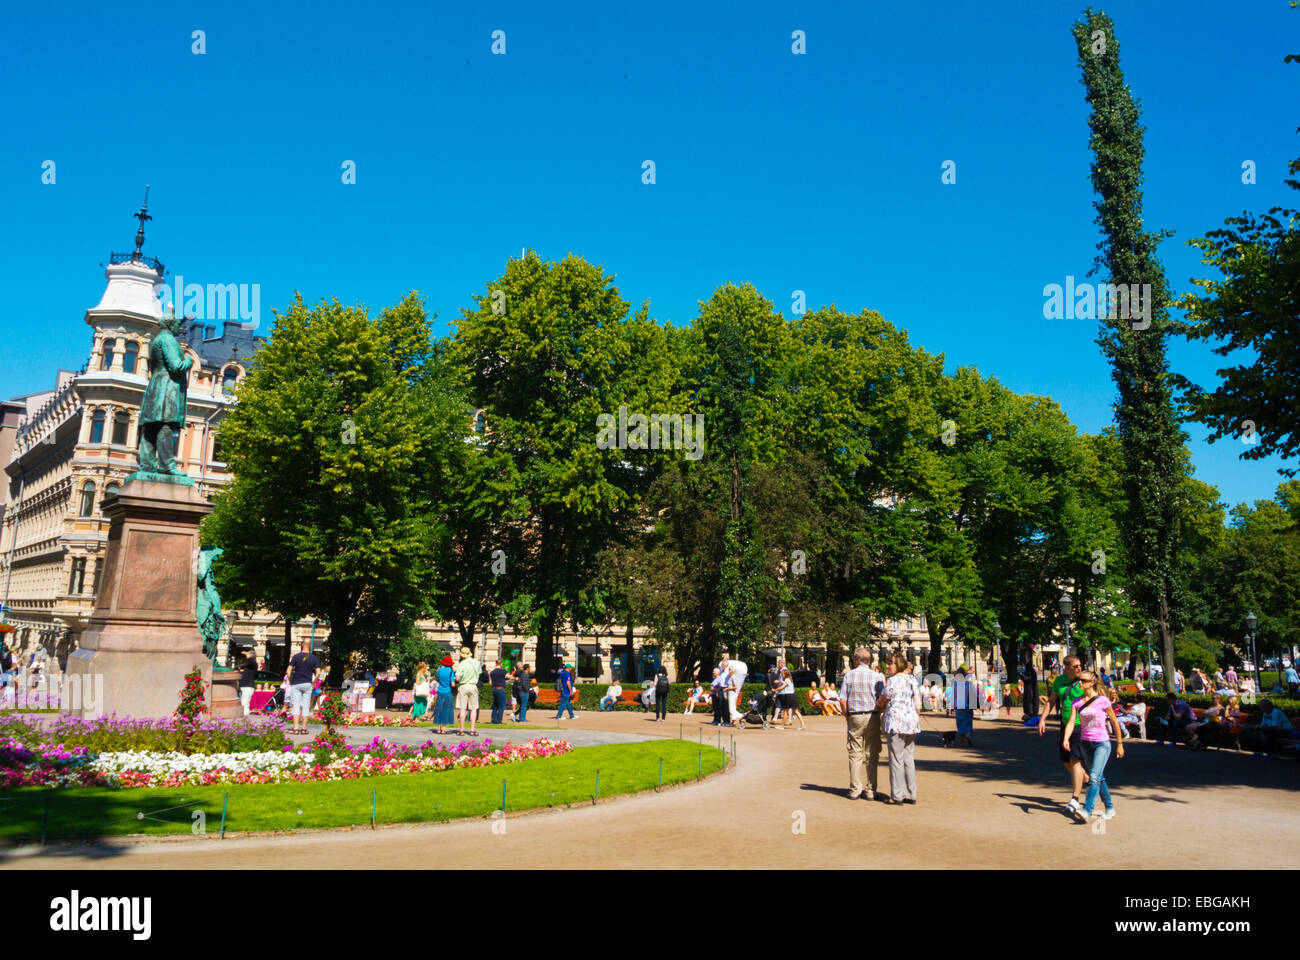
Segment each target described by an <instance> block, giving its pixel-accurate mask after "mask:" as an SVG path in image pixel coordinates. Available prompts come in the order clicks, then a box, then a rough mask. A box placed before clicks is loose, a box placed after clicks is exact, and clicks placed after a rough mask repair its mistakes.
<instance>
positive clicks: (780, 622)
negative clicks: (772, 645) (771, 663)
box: [776, 607, 790, 665]
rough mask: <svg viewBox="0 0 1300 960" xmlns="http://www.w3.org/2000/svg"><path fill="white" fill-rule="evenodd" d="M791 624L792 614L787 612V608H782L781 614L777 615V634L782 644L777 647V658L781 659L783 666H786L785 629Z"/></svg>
mask: <svg viewBox="0 0 1300 960" xmlns="http://www.w3.org/2000/svg"><path fill="white" fill-rule="evenodd" d="M789 622H790V614H788V613H786V612H785V607H782V608H781V612H780V613H778V614H777V615H776V625H777V633H778V635H779V637H780V642H779V643H778V645H777V649H778V651H779V653H778V654H777V656H778V658H779V659H780V661H781V663H782V665H784V664H785V628H786V625H787V624H789Z"/></svg>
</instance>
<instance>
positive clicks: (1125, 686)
mask: <svg viewBox="0 0 1300 960" xmlns="http://www.w3.org/2000/svg"><path fill="white" fill-rule="evenodd" d="M1115 692H1116V693H1118V694H1120V695H1121V696H1125V697H1136V696H1138V695H1140V694H1141V693H1142V691H1141V690H1139V689H1138V685H1137V681H1136V680H1116V681H1115Z"/></svg>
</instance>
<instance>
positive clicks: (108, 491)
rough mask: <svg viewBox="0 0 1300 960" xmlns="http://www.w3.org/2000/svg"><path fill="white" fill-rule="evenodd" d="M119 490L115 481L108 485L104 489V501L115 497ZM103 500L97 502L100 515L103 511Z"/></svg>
mask: <svg viewBox="0 0 1300 960" xmlns="http://www.w3.org/2000/svg"><path fill="white" fill-rule="evenodd" d="M119 489H121V488H120V487H118V485H117V483H116V481H114V482H113V483H110V484H109V485H108V486H106V487H105V488H104V500H107V499H108V498H109V497H116V496H117V491H118V490H119ZM104 500H101V501H99V510H100V512H101V513H103V511H104Z"/></svg>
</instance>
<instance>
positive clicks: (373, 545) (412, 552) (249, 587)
mask: <svg viewBox="0 0 1300 960" xmlns="http://www.w3.org/2000/svg"><path fill="white" fill-rule="evenodd" d="M428 344H429V325H428V318H427V317H426V315H425V312H424V308H423V305H422V303H421V302H420V300H419V298H418V297H416V296H415V295H414V294H411V295H409V296H408V297H406V298H405V299H404V300H403V301H402V302H401V303H399V304H398V305H396V306H395V307H393V308H391V309H389V310H385V311H383V312H382V313H381V314H380V316H379V317H378V318H372V317H370V316H369V315H368V314H367V312H366V311H365V309H363V308H361V307H344V306H342V305H341V304H339V303H338V301H337V300H335V301H330V302H321V303H320V304H318V305H316V306H315V307H308V306H307V305H306V304H305V303H304V302H303V301H302V298H301V297H299V298H297V299H296V300H295V301H294V302H293V303H292V304H291V305H290V307H289V309H288V311H287V312H285V313H284V314H279V313H277V314H276V317H275V325H274V328H273V330H272V334H271V338H270V340H269V342H268V343H267V345H266V346H265V347H264V348H263V349H262V350H261V351H259V353H258V354H257V356H256V358H255V359H254V361H253V364H252V369H251V370H250V371H249V375H248V377H247V379H246V380H245V382H244V384H243V385H242V386H241V388H240V390H239V394H238V401H239V402H238V403H237V404H236V405H235V406H234V408H233V409H232V410H231V411H230V413H229V414H228V415H227V417H226V419H225V420H224V421H223V423H222V428H221V436H222V443H223V449H224V450H225V452H226V458H227V462H228V463H229V465H230V471H231V474H232V476H233V479H232V480H231V482H230V484H229V485H228V486H227V487H226V489H225V490H223V491H221V493H220V494H218V495H217V496H216V497H215V498H214V501H215V505H214V510H213V513H212V515H211V516H210V517H208V518H207V520H205V522H204V525H203V537H204V540H205V542H209V543H214V544H216V545H218V546H221V547H223V548H224V549H225V556H224V557H223V558H222V563H221V564H220V565H218V567H217V578H218V581H219V583H220V587H221V592H222V595H223V596H225V597H226V598H227V602H228V603H230V604H231V605H233V606H238V607H244V608H249V607H263V608H269V609H272V610H278V611H280V612H281V613H282V614H283V615H284V617H285V618H286V620H288V619H300V618H302V617H305V616H314V617H319V618H321V619H326V620H328V621H329V622H330V654H329V663H330V682H331V683H338V682H339V681H340V680H341V678H342V671H343V668H344V665H345V663H346V661H347V657H348V655H349V654H350V653H352V652H353V651H354V650H366V651H367V652H368V653H370V655H372V656H373V655H374V654H375V648H376V647H383V646H385V645H386V644H387V642H389V641H391V640H392V639H394V638H396V637H398V636H400V635H401V634H402V632H403V630H404V628H405V625H406V624H408V623H409V622H410V621H411V620H413V619H415V618H417V617H418V616H420V615H421V614H423V613H424V612H425V611H426V609H427V597H428V593H429V589H430V585H431V582H432V571H431V566H430V562H429V560H430V557H431V556H432V555H433V546H434V543H435V542H436V537H437V529H438V520H437V517H436V516H435V515H434V514H433V513H432V506H433V504H435V503H436V502H437V501H438V499H439V493H440V491H439V490H438V489H437V481H438V478H439V476H440V470H439V465H440V464H441V462H442V461H443V460H444V459H445V458H446V457H447V456H448V455H449V453H450V452H451V451H454V450H455V449H456V445H457V444H459V443H460V442H461V437H462V435H463V433H464V426H463V423H462V422H461V421H460V418H459V415H458V411H457V410H456V407H455V406H454V404H453V403H451V401H450V399H449V397H448V394H447V392H446V390H445V388H444V385H443V384H442V383H441V382H440V376H441V373H440V372H441V370H442V368H441V367H440V366H439V365H438V364H437V363H436V362H434V361H433V360H432V359H431V357H430V351H429V346H428Z"/></svg>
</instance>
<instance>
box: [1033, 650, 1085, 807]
mask: <svg viewBox="0 0 1300 960" xmlns="http://www.w3.org/2000/svg"><path fill="white" fill-rule="evenodd" d="M1061 663H1062V666H1063V667H1064V668H1065V669H1064V672H1062V673H1061V675H1060V676H1058V677H1056V678H1055V679H1054V680H1052V683H1051V686H1050V687H1048V695H1047V696H1045V697H1039V698H1038V702H1039V703H1041V704H1043V705H1044V706H1046V707H1047V710H1044V711H1043V713H1042V714H1041V715H1040V716H1039V718H1038V735H1039V736H1040V737H1041V736H1042V735H1043V734H1044V733H1045V732H1046V731H1047V714H1048V713H1049V712H1051V711H1052V710H1056V711H1057V713H1058V715H1059V716H1060V718H1061V726H1062V727H1064V726H1065V723H1066V721H1067V720H1069V719H1070V708H1071V707H1072V706H1073V705H1074V701H1076V700H1078V699H1079V698H1080V697H1082V696H1083V687H1082V686H1081V685H1080V683H1079V674H1080V673H1081V672H1082V670H1083V663H1082V661H1080V660H1079V658H1078V657H1076V656H1075V655H1074V654H1070V655H1069V656H1068V657H1066V658H1065V659H1064V660H1063V661H1061ZM1081 732H1082V731H1081V730H1080V728H1079V726H1078V725H1077V724H1076V725H1075V727H1074V730H1073V731H1072V732H1071V734H1070V746H1069V747H1068V748H1066V747H1061V748H1060V752H1061V763H1063V764H1065V769H1066V771H1067V772H1068V773H1069V775H1070V802H1069V803H1068V804H1066V807H1065V810H1066V813H1068V814H1073V813H1074V811H1075V810H1078V809H1080V804H1079V791H1081V790H1082V789H1083V784H1084V780H1085V779H1086V778H1087V771H1086V770H1085V769H1084V767H1083V744H1082V742H1081V740H1080V734H1081Z"/></svg>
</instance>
